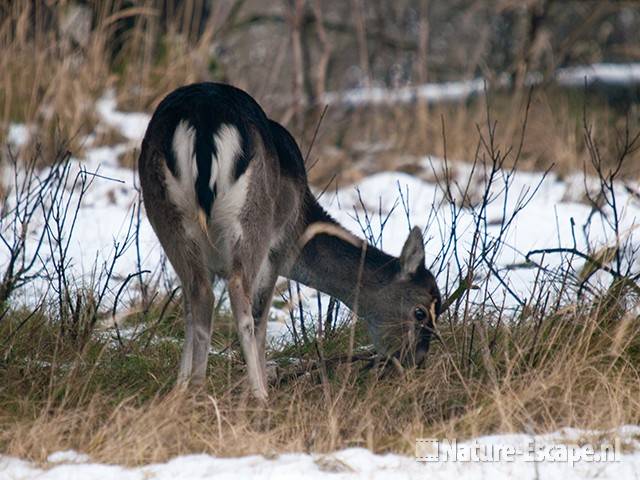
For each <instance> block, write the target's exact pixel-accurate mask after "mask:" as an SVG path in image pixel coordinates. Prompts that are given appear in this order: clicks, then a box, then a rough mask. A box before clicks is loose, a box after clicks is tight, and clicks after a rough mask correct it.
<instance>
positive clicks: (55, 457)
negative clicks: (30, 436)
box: [47, 450, 90, 463]
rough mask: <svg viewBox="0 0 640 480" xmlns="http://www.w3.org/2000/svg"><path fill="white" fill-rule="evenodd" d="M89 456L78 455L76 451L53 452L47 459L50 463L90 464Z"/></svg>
mask: <svg viewBox="0 0 640 480" xmlns="http://www.w3.org/2000/svg"><path fill="white" fill-rule="evenodd" d="M89 460H90V458H89V455H85V454H84V453H78V452H76V451H75V450H62V451H60V452H53V453H52V454H51V455H49V456H48V457H47V462H49V463H88V462H89Z"/></svg>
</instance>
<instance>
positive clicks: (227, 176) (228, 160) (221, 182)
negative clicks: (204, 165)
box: [209, 124, 242, 194]
mask: <svg viewBox="0 0 640 480" xmlns="http://www.w3.org/2000/svg"><path fill="white" fill-rule="evenodd" d="M213 142H214V144H215V146H216V158H213V159H212V161H213V163H214V164H215V165H216V166H217V168H215V169H214V168H212V169H211V170H212V172H213V171H214V170H215V172H216V175H215V176H214V175H213V174H212V175H211V179H210V181H209V186H210V187H211V190H213V186H214V184H216V183H217V187H218V188H217V192H218V193H219V194H220V193H224V192H226V191H227V190H229V189H230V188H231V186H232V184H233V172H234V170H235V166H236V161H237V160H238V157H239V156H240V153H241V152H242V145H241V138H240V132H238V129H237V128H236V127H234V126H233V125H228V124H225V125H221V126H220V128H219V129H218V131H217V132H216V133H215V134H214V135H213Z"/></svg>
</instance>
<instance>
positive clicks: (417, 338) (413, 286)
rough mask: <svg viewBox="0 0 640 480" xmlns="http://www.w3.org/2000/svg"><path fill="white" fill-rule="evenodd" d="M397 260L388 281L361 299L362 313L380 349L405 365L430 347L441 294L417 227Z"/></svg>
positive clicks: (413, 362)
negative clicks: (428, 265) (429, 268)
mask: <svg viewBox="0 0 640 480" xmlns="http://www.w3.org/2000/svg"><path fill="white" fill-rule="evenodd" d="M398 263H399V268H398V269H397V271H396V272H395V273H394V275H393V277H392V278H391V279H390V280H389V282H388V283H387V284H386V285H384V286H382V287H381V288H380V290H378V291H377V292H374V293H373V294H372V295H370V297H369V298H368V299H367V301H366V302H362V309H361V316H362V317H363V318H364V319H365V320H366V322H367V325H368V328H369V334H370V335H371V339H372V341H373V344H374V346H375V348H376V350H377V351H378V352H379V353H382V354H385V355H388V356H392V357H396V358H398V359H399V360H400V361H401V363H402V364H403V365H405V366H413V365H420V364H421V363H422V362H423V360H424V358H425V355H426V354H427V351H428V350H429V343H430V340H431V337H432V336H433V334H434V328H435V323H436V319H437V316H438V314H439V313H440V308H441V298H440V291H439V290H438V286H437V285H436V280H435V278H434V276H433V274H432V273H431V272H430V271H429V270H427V268H426V267H425V255H424V245H423V239H422V233H421V232H420V229H419V228H417V227H414V228H413V229H412V230H411V232H410V233H409V236H408V238H407V240H406V241H405V243H404V246H403V247H402V253H401V254H400V257H399V258H398Z"/></svg>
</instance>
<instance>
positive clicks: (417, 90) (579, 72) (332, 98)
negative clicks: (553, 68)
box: [323, 63, 640, 106]
mask: <svg viewBox="0 0 640 480" xmlns="http://www.w3.org/2000/svg"><path fill="white" fill-rule="evenodd" d="M542 80H543V76H542V74H539V73H535V72H533V73H530V74H529V75H528V76H527V79H526V83H527V85H528V86H534V85H538V84H539V83H540V82H541V81H542ZM554 80H555V82H556V83H557V84H558V85H561V86H565V87H582V86H584V84H585V82H586V83H587V84H588V85H591V84H594V83H596V82H598V83H602V84H608V85H618V86H620V85H634V84H637V83H640V63H629V64H614V63H596V64H592V65H583V66H576V67H568V68H560V69H558V70H557V72H556V74H555V77H554ZM509 82H510V80H509V78H508V77H501V78H499V79H498V81H497V83H498V85H499V86H503V87H504V86H508V85H509ZM486 87H487V88H489V85H488V84H487V85H486ZM484 90H485V80H484V79H482V78H474V79H471V80H461V81H455V82H444V83H426V84H423V85H417V86H410V87H402V88H387V87H377V86H373V87H368V88H364V87H361V88H353V89H351V90H347V91H343V92H327V93H326V94H325V96H324V97H323V103H326V104H329V105H331V104H336V103H341V104H346V105H354V106H356V105H360V106H362V105H380V104H396V103H409V102H415V101H416V100H422V101H426V102H429V103H435V102H447V101H454V100H464V99H466V98H468V97H470V96H473V95H478V94H482V93H483V92H484Z"/></svg>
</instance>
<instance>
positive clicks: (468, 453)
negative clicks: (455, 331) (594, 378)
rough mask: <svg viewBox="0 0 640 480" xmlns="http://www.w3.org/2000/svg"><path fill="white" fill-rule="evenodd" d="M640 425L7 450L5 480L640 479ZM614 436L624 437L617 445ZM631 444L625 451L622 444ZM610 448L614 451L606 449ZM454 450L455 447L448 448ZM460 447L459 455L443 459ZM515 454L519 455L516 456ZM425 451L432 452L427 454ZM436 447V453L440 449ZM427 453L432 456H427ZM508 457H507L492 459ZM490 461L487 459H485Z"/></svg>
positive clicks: (0, 471)
mask: <svg viewBox="0 0 640 480" xmlns="http://www.w3.org/2000/svg"><path fill="white" fill-rule="evenodd" d="M639 432H640V428H638V427H630V426H628V427H623V428H620V429H619V430H618V431H617V432H614V434H613V435H611V438H608V439H607V440H604V441H601V442H602V443H597V442H594V443H591V441H590V440H588V439H586V438H584V435H585V433H594V432H581V431H578V430H568V429H567V430H565V431H561V432H555V433H552V434H547V435H536V436H531V435H524V434H507V435H492V436H486V437H480V438H477V439H472V440H467V441H465V442H459V443H458V444H457V447H455V450H451V447H450V445H451V444H449V446H443V447H440V448H439V456H438V460H431V461H418V460H417V459H416V458H413V457H408V456H402V455H395V454H385V455H379V454H374V453H372V452H371V451H369V450H366V449H363V448H350V449H346V450H341V451H338V452H334V453H331V454H327V455H320V454H305V453H289V454H282V455H277V456H269V457H268V458H266V457H263V456H259V455H251V456H245V457H238V458H217V457H213V456H210V455H206V454H196V455H186V456H180V457H176V458H173V459H171V460H169V461H168V462H166V463H158V464H152V465H144V466H141V467H137V468H126V467H122V466H119V465H108V464H100V463H92V462H91V461H90V459H89V458H88V457H87V456H86V455H84V454H79V453H76V452H73V451H64V452H55V453H53V454H51V455H49V457H48V458H47V462H46V463H45V465H43V466H37V465H35V464H33V463H30V462H27V461H23V460H20V459H17V458H12V457H8V456H1V455H0V478H2V479H3V480H27V479H36V478H37V479H38V480H74V479H92V480H103V479H104V480H112V479H113V480H115V479H118V480H163V479H167V480H179V479H189V480H198V479H210V478H215V479H236V478H243V479H252V478H256V479H257V478H260V479H283V480H284V479H295V480H297V479H298V478H300V476H301V475H302V474H304V476H305V478H307V479H309V480H315V479H322V478H331V479H344V480H346V479H424V478H429V479H434V480H438V479H451V478H471V479H473V478H492V479H496V480H500V479H511V478H518V479H522V480H526V479H537V478H545V479H562V480H571V479H578V478H599V479H616V480H617V479H620V478H638V475H640V453H638V452H636V451H635V448H637V446H638V445H637V444H638V441H637V440H636V438H637V435H638V433H639ZM614 437H617V438H619V439H621V442H618V443H616V440H615V438H614ZM622 445H624V448H623V447H622ZM605 448H608V450H605ZM447 449H449V450H448V451H447ZM453 451H455V452H457V453H455V454H453V455H455V457H452V458H455V459H452V460H446V461H445V460H443V458H445V456H446V455H447V454H451V453H452V452H453ZM511 451H513V452H514V453H509V452H511ZM419 452H420V455H423V454H427V455H430V453H428V452H423V451H421V450H420V451H419ZM434 452H435V450H434ZM425 458H426V457H425ZM498 458H500V459H501V461H492V460H495V459H498ZM480 459H482V460H480Z"/></svg>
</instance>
